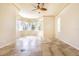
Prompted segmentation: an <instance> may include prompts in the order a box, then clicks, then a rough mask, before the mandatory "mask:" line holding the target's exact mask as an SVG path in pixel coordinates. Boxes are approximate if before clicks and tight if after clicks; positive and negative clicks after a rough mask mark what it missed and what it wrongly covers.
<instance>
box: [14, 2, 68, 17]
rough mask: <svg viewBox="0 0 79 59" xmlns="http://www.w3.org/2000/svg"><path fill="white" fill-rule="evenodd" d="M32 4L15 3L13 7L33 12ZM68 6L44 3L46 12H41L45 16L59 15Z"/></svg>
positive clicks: (65, 4)
mask: <svg viewBox="0 0 79 59" xmlns="http://www.w3.org/2000/svg"><path fill="white" fill-rule="evenodd" d="M32 4H33V3H16V4H15V5H16V6H17V7H18V8H20V9H21V10H22V9H23V10H27V9H28V10H33V9H35V8H34V7H33V6H32ZM67 5H68V4H67V3H45V7H46V8H47V11H45V12H42V13H43V14H44V15H45V16H56V15H57V14H59V13H60V12H61V11H62V10H63V9H64V8H65V7H66V6H67Z"/></svg>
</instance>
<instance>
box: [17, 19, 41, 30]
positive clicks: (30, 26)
mask: <svg viewBox="0 0 79 59" xmlns="http://www.w3.org/2000/svg"><path fill="white" fill-rule="evenodd" d="M40 29H41V22H40V21H33V22H31V23H29V22H24V21H20V20H17V21H16V31H24V30H40Z"/></svg>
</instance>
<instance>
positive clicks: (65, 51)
mask: <svg viewBox="0 0 79 59" xmlns="http://www.w3.org/2000/svg"><path fill="white" fill-rule="evenodd" d="M6 55H8V56H79V50H77V49H75V48H73V47H71V46H69V45H67V44H66V43H63V42H61V41H59V40H58V39H54V40H52V42H50V43H41V45H40V46H39V47H38V48H36V49H34V50H30V49H29V50H24V51H21V50H20V51H18V50H17V49H14V50H13V51H12V52H9V53H8V54H6Z"/></svg>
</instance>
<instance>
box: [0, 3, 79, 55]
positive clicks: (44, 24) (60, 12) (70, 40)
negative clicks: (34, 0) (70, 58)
mask: <svg viewBox="0 0 79 59" xmlns="http://www.w3.org/2000/svg"><path fill="white" fill-rule="evenodd" d="M0 56H79V3H0Z"/></svg>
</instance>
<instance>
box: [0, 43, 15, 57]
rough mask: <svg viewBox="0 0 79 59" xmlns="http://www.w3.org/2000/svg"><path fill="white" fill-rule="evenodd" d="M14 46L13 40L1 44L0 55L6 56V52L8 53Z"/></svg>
mask: <svg viewBox="0 0 79 59" xmlns="http://www.w3.org/2000/svg"><path fill="white" fill-rule="evenodd" d="M14 47H15V43H14V42H13V43H10V44H6V45H4V46H2V47H1V48H0V56H5V55H6V56H7V55H8V53H10V52H11V51H12V50H13V48H14Z"/></svg>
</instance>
